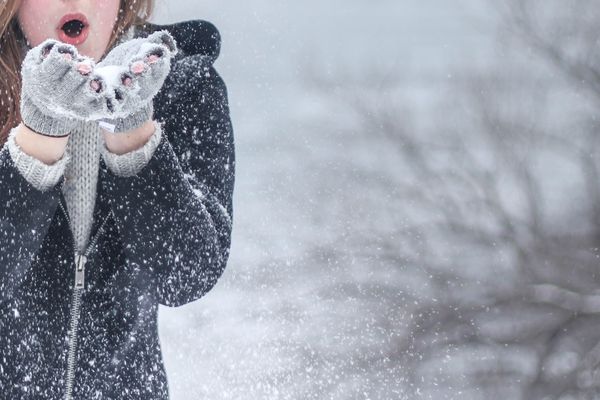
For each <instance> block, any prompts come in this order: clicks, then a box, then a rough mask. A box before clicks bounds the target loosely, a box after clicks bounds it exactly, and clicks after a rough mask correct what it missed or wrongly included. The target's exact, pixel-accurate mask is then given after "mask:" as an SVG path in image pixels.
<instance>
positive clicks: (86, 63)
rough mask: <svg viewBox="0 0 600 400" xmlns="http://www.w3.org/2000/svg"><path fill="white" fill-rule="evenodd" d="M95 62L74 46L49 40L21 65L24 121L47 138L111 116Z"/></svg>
mask: <svg viewBox="0 0 600 400" xmlns="http://www.w3.org/2000/svg"><path fill="white" fill-rule="evenodd" d="M93 69H94V61H93V60H92V59H91V58H89V57H85V56H82V55H80V54H79V53H78V52H77V49H76V48H75V47H74V46H71V45H69V44H66V43H62V42H59V41H57V40H53V39H48V40H45V41H44V42H42V43H40V44H39V45H37V46H35V47H34V48H32V49H31V50H29V51H28V52H27V54H26V55H25V58H24V60H23V63H22V65H21V78H22V92H21V104H20V107H21V118H22V120H23V123H24V124H25V125H26V126H28V127H29V128H30V129H33V130H34V131H36V132H38V133H41V134H44V135H46V136H67V135H68V134H70V133H71V131H72V129H73V128H74V127H75V125H76V124H77V123H78V121H81V120H86V119H94V118H99V117H101V116H104V115H106V114H107V112H108V111H109V110H108V107H107V101H106V95H107V94H108V96H109V97H110V96H111V93H106V92H105V90H104V89H105V85H104V84H103V82H102V80H101V78H99V77H98V76H96V75H94V74H93Z"/></svg>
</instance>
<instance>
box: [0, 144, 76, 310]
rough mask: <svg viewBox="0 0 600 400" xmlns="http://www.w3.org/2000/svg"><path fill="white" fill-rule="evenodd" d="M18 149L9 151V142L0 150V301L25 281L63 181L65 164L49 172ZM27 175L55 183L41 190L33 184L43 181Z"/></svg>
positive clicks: (53, 212)
mask: <svg viewBox="0 0 600 400" xmlns="http://www.w3.org/2000/svg"><path fill="white" fill-rule="evenodd" d="M15 150H17V149H11V148H9V142H8V141H7V142H6V143H5V144H4V146H3V147H2V149H1V150H0V187H1V188H2V190H0V203H1V204H2V207H1V208H0V248H1V251H0V302H4V301H7V300H8V299H10V298H11V297H12V296H13V294H14V292H15V290H16V289H17V288H18V287H19V285H20V284H21V283H22V282H23V278H24V277H25V274H26V273H27V271H28V269H29V268H30V266H31V262H32V260H33V259H34V257H35V255H36V254H37V252H38V250H39V248H40V247H41V245H42V242H43V240H44V237H45V236H46V234H47V232H48V228H49V227H50V223H51V222H52V219H53V217H54V214H55V212H56V208H57V206H58V199H59V197H60V191H61V187H62V184H63V182H64V178H63V177H62V172H61V171H62V169H64V166H63V165H62V164H61V165H54V166H53V167H54V168H55V169H54V170H52V169H51V170H46V169H44V168H43V167H44V166H43V165H42V163H41V162H39V161H38V160H28V161H29V163H28V164H26V163H25V160H24V158H22V157H21V158H19V157H18V156H17V154H16V153H15ZM23 154H24V153H23ZM13 156H14V157H15V159H16V160H17V162H15V161H14V159H13ZM25 156H26V154H25ZM63 160H64V158H63V159H61V161H63ZM31 161H38V162H39V164H37V163H33V164H32V163H31ZM61 161H58V162H57V163H60V162H61ZM18 165H21V168H24V167H25V166H26V165H27V166H28V168H27V169H26V170H25V169H23V171H27V173H23V172H21V169H19V168H18ZM56 169H60V171H56ZM53 171H54V172H56V179H55V178H49V176H50V175H51V174H53V173H54V172H53ZM40 174H41V175H40ZM25 175H27V176H29V177H30V178H31V177H32V176H37V177H43V178H48V179H42V180H43V181H44V182H48V181H50V180H52V181H53V182H55V183H53V184H52V185H50V186H47V187H43V188H42V187H38V186H36V185H34V184H33V182H34V181H35V182H37V183H39V182H41V181H42V180H40V179H34V180H32V181H30V180H28V179H26V176H25Z"/></svg>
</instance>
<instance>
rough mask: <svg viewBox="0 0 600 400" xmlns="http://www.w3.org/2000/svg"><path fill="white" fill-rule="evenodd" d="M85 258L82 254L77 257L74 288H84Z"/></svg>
mask: <svg viewBox="0 0 600 400" xmlns="http://www.w3.org/2000/svg"><path fill="white" fill-rule="evenodd" d="M86 262H87V257H86V256H84V255H83V254H78V255H77V262H76V267H75V287H76V288H78V289H79V288H83V287H84V286H85V263H86Z"/></svg>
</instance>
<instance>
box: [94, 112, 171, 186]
mask: <svg viewBox="0 0 600 400" xmlns="http://www.w3.org/2000/svg"><path fill="white" fill-rule="evenodd" d="M154 128H155V129H154V133H153V134H152V136H150V139H148V142H146V143H145V144H144V145H143V146H142V147H140V148H139V149H136V150H132V151H130V152H128V153H125V154H120V155H119V154H115V153H111V152H110V151H109V150H108V148H107V147H106V143H104V144H103V145H102V147H101V153H102V157H103V158H104V163H105V164H106V166H107V167H108V168H109V169H110V170H111V171H112V173H114V174H115V175H118V176H123V177H126V176H134V175H136V174H137V173H138V172H140V171H141V170H142V168H144V167H145V166H146V164H148V161H150V159H151V158H152V156H153V155H154V151H155V150H156V148H157V147H158V145H159V143H160V141H161V138H162V135H163V132H162V127H161V125H160V124H159V123H158V122H156V121H155V122H154Z"/></svg>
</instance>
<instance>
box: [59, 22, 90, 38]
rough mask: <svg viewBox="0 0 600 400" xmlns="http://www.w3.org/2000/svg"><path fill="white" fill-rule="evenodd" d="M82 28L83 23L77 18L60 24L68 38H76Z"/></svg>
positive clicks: (83, 26)
mask: <svg viewBox="0 0 600 400" xmlns="http://www.w3.org/2000/svg"><path fill="white" fill-rule="evenodd" d="M83 28H85V24H84V23H83V22H82V21H79V20H78V19H73V20H71V21H69V22H67V23H65V24H64V25H63V26H62V30H63V32H65V34H66V35H67V36H68V37H70V38H76V37H77V36H79V35H81V32H83Z"/></svg>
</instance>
